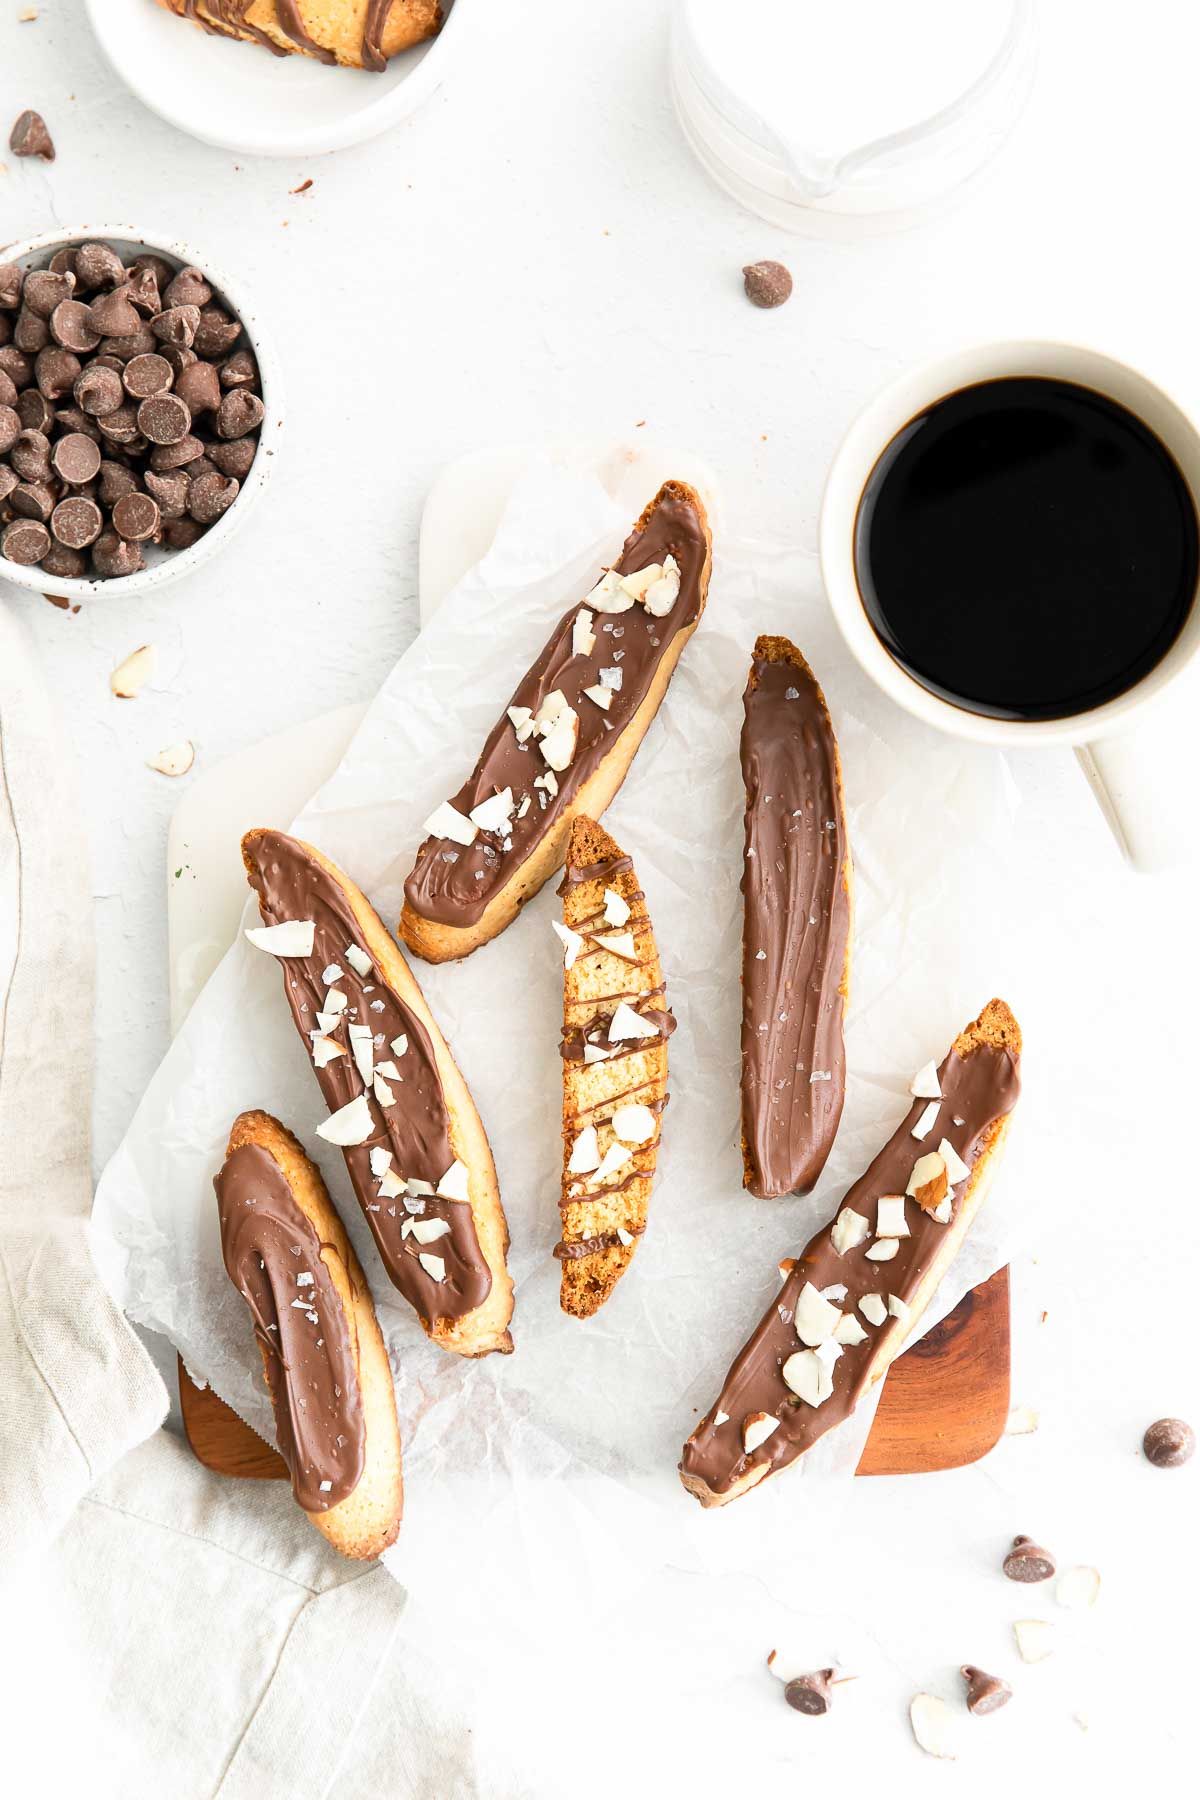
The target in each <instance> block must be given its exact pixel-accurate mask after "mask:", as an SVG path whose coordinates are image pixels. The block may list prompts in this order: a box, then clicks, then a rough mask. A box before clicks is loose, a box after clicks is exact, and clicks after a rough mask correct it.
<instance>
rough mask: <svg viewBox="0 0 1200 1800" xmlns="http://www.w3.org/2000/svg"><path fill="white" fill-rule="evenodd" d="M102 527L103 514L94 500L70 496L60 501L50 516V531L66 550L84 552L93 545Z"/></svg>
mask: <svg viewBox="0 0 1200 1800" xmlns="http://www.w3.org/2000/svg"><path fill="white" fill-rule="evenodd" d="M103 526H104V514H103V513H102V512H101V511H100V508H99V507H98V506H97V505H96V502H95V501H94V500H88V499H85V498H84V496H83V495H82V494H72V495H71V496H70V498H69V499H66V500H60V501H59V503H58V505H57V506H56V507H55V508H54V511H53V512H52V513H51V515H50V529H51V531H52V532H53V533H54V535H55V537H56V538H57V539H58V541H59V543H60V544H65V545H66V547H67V549H68V550H86V549H87V547H88V545H89V544H94V543H95V541H96V539H97V538H98V537H99V536H100V532H101V530H102V529H103Z"/></svg>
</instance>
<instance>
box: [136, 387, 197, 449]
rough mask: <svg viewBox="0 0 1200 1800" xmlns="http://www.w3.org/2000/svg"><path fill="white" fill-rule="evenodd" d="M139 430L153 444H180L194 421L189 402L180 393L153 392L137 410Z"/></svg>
mask: <svg viewBox="0 0 1200 1800" xmlns="http://www.w3.org/2000/svg"><path fill="white" fill-rule="evenodd" d="M137 422H138V430H139V431H140V432H141V433H142V435H143V437H145V438H147V439H148V440H149V441H150V443H152V444H179V443H182V442H183V439H184V438H185V437H186V436H187V434H188V431H189V429H190V427H191V423H192V415H191V413H190V412H189V411H188V407H187V402H186V401H184V400H181V399H180V398H179V395H178V394H151V396H150V398H149V399H148V400H143V401H142V403H141V405H140V406H139V407H138V410H137Z"/></svg>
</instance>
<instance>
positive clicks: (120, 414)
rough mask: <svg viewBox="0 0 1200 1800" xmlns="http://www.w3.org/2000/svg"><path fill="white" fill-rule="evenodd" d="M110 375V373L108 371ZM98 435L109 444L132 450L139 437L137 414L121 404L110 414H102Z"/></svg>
mask: <svg viewBox="0 0 1200 1800" xmlns="http://www.w3.org/2000/svg"><path fill="white" fill-rule="evenodd" d="M109 372H110V373H111V371H109ZM98 423H99V426H100V435H101V437H102V438H104V439H105V440H106V442H108V443H110V444H121V445H122V446H128V448H129V449H130V450H132V449H133V447H134V444H135V443H136V441H137V439H138V438H139V437H140V436H141V430H140V427H139V425H138V419H137V414H136V413H135V412H134V410H133V407H132V406H130V405H125V404H124V403H122V404H121V405H120V406H118V407H116V408H114V410H113V411H112V412H110V413H104V414H103V415H102V417H101V418H100V419H99V421H98Z"/></svg>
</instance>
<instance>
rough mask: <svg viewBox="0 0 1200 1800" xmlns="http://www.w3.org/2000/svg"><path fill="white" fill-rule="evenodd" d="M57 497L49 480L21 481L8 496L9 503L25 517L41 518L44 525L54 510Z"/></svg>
mask: <svg viewBox="0 0 1200 1800" xmlns="http://www.w3.org/2000/svg"><path fill="white" fill-rule="evenodd" d="M57 497H58V496H57V495H56V493H55V491H54V489H53V488H52V487H51V486H50V485H49V483H48V482H45V481H19V482H18V483H17V485H16V487H15V488H14V489H13V491H12V493H11V494H10V495H9V496H8V504H9V505H10V506H11V508H12V510H13V511H14V512H15V513H20V515H21V517H22V518H23V519H40V520H41V522H42V524H43V525H44V524H45V522H46V520H47V519H48V518H49V517H50V514H51V513H52V512H53V511H54V502H55V500H56V499H57Z"/></svg>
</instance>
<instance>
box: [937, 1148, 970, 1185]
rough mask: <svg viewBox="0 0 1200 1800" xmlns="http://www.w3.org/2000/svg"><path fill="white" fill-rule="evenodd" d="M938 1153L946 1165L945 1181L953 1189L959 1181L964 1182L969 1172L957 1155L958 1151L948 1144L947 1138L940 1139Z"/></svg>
mask: <svg viewBox="0 0 1200 1800" xmlns="http://www.w3.org/2000/svg"><path fill="white" fill-rule="evenodd" d="M938 1153H939V1154H940V1156H941V1159H942V1161H943V1162H944V1163H945V1165H946V1179H947V1180H948V1181H949V1183H950V1185H951V1187H955V1186H957V1184H958V1183H959V1182H960V1181H965V1180H966V1179H967V1177H968V1176H969V1175H970V1173H971V1171H970V1169H969V1168H968V1167H967V1165H966V1163H965V1162H964V1161H963V1159H962V1157H961V1156H960V1155H959V1154H958V1151H957V1150H956V1149H955V1148H954V1145H953V1144H952V1143H951V1142H950V1140H949V1138H943V1139H942V1141H941V1143H940V1144H939V1145H938Z"/></svg>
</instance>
